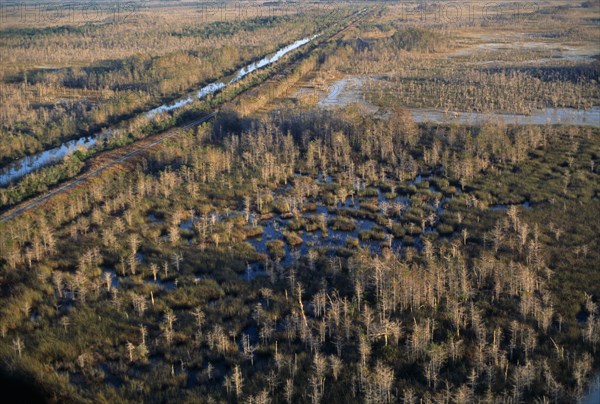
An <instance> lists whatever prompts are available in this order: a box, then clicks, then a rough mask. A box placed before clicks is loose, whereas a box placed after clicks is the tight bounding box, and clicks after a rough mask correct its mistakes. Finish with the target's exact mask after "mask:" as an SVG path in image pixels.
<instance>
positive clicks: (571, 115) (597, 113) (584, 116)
mask: <svg viewBox="0 0 600 404" xmlns="http://www.w3.org/2000/svg"><path fill="white" fill-rule="evenodd" d="M411 113H412V116H413V119H414V120H415V122H433V123H457V124H462V125H481V124H483V123H486V122H490V121H491V122H494V121H502V122H504V123H506V124H509V125H510V124H515V125H557V124H563V125H582V126H594V127H600V107H597V106H596V107H593V108H592V109H589V110H582V109H573V108H546V109H543V110H536V111H534V112H532V113H531V114H530V115H519V114H499V113H482V112H452V111H450V112H444V111H439V110H428V109H412V110H411Z"/></svg>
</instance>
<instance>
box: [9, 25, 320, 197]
mask: <svg viewBox="0 0 600 404" xmlns="http://www.w3.org/2000/svg"><path fill="white" fill-rule="evenodd" d="M318 36H319V34H317V35H313V36H311V37H306V38H303V39H299V40H298V41H296V42H294V43H292V44H290V45H287V46H285V47H283V48H281V49H279V50H278V51H277V52H276V53H274V54H273V55H271V56H266V57H264V58H262V59H260V60H259V61H257V62H253V63H250V64H249V65H247V66H244V67H242V68H241V69H240V70H239V71H238V72H237V73H236V74H235V75H234V76H233V78H232V79H231V80H229V81H228V82H226V83H224V82H214V83H210V84H208V85H206V86H204V87H202V88H201V89H200V90H198V91H197V92H196V93H195V94H192V95H190V96H188V97H187V98H184V99H182V100H179V101H177V102H175V103H173V104H170V105H161V106H159V107H157V108H154V109H152V110H150V111H148V112H147V113H146V116H147V117H148V118H152V117H154V116H155V115H156V114H158V113H160V112H168V111H174V110H177V109H179V108H181V107H183V106H185V105H187V104H190V103H192V102H193V101H194V99H201V98H204V97H206V96H207V95H209V94H214V93H216V92H218V91H220V90H222V89H224V88H225V87H227V86H229V85H231V84H233V83H235V82H236V81H239V80H241V79H242V78H243V77H245V76H247V75H248V74H250V73H252V72H254V71H256V70H258V69H260V68H263V67H265V66H268V65H270V64H272V63H275V62H277V61H278V60H279V59H281V58H282V57H283V56H284V55H286V54H288V53H289V52H291V51H293V50H295V49H298V48H299V47H301V46H302V45H305V44H307V43H308V42H310V41H312V40H313V39H315V38H316V37H318ZM103 138H105V134H104V133H102V134H99V135H96V136H92V137H82V138H79V139H76V140H71V141H69V142H65V143H63V144H62V145H61V146H60V147H57V148H54V149H50V150H46V151H43V152H41V153H38V154H34V155H32V156H28V157H24V158H22V159H20V160H18V161H15V162H14V163H10V164H9V165H7V166H6V167H3V168H2V169H0V186H6V185H8V184H9V183H10V182H12V181H14V180H17V179H19V178H21V177H23V176H25V175H27V174H29V173H31V172H33V171H36V170H38V169H40V168H42V167H45V166H47V165H50V164H53V163H57V162H59V161H60V160H61V159H63V158H64V157H65V156H67V155H68V154H70V153H72V152H74V151H75V150H76V149H77V148H79V147H83V148H85V149H89V148H90V147H92V146H94V145H95V144H96V143H97V142H98V140H102V139H103Z"/></svg>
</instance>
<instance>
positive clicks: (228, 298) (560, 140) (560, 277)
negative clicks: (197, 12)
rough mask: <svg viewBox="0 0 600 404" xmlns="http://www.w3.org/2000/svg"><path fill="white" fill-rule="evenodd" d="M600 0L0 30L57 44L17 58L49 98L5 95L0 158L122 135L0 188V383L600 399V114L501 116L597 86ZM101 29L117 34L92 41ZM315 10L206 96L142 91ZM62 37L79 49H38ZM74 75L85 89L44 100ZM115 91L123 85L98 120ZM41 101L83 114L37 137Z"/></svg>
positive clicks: (382, 399)
mask: <svg viewBox="0 0 600 404" xmlns="http://www.w3.org/2000/svg"><path fill="white" fill-rule="evenodd" d="M592 3H593V2H591V3H590V4H584V5H580V4H577V5H575V6H573V5H569V4H567V3H566V2H560V1H558V0H553V1H551V2H549V5H548V6H547V7H546V8H543V9H539V10H536V11H535V12H534V13H532V15H531V19H530V20H528V21H527V22H526V23H525V22H523V21H521V22H520V25H519V26H518V28H519V29H520V30H521V31H523V33H518V34H516V35H518V36H519V38H521V37H524V38H525V39H522V38H521V39H520V41H521V42H517V45H515V46H512V45H511V46H512V47H511V46H508V45H506V44H507V43H508V42H509V40H510V39H511V38H513V37H511V36H510V35H512V34H511V31H514V30H515V28H514V27H513V26H508V27H507V24H506V22H505V21H503V20H500V21H495V22H493V23H492V22H489V21H485V23H484V24H480V25H474V24H470V23H469V24H467V23H463V22H461V23H460V24H457V25H456V26H452V25H449V24H446V25H440V24H439V23H438V22H437V21H434V23H431V24H429V23H427V22H426V20H425V18H424V17H423V15H426V14H416V17H415V14H411V15H412V16H413V18H414V20H410V21H409V22H407V21H406V16H405V15H404V14H402V13H401V12H400V11H401V10H399V8H398V7H400V5H394V4H387V5H376V6H375V5H373V4H368V5H364V6H363V5H356V4H343V3H340V9H339V10H338V11H336V13H337V14H332V15H329V17H323V18H322V19H315V18H313V19H311V18H310V15H306V14H302V15H298V16H293V15H286V16H279V17H264V16H262V17H252V18H248V19H244V20H242V21H220V22H219V21H210V22H203V23H201V24H200V23H197V24H192V23H190V20H189V19H187V18H185V17H184V15H183V14H170V11H165V13H166V14H165V15H166V16H167V17H162V18H165V19H167V20H168V21H170V22H174V25H171V26H166V25H164V24H160V21H161V20H160V19H159V18H158V17H157V18H156V19H148V20H147V21H144V20H140V21H136V22H135V24H133V23H131V24H132V25H126V26H124V27H122V28H120V29H122V30H123V32H120V33H119V32H116V31H115V32H111V30H110V28H109V27H105V26H104V25H102V24H99V25H96V24H92V25H81V26H80V25H76V26H74V27H68V28H66V27H63V26H48V27H37V28H31V29H30V28H18V27H11V28H8V29H6V30H4V31H3V35H5V36H6V37H7V38H9V41H8V42H4V43H3V45H2V46H3V47H6V46H14V47H15V48H18V49H21V51H22V52H24V53H21V54H19V53H16V54H15V57H14V60H13V62H14V63H16V64H20V63H22V65H23V66H26V65H28V64H29V63H30V61H31V60H35V61H36V63H40V62H39V61H40V60H49V61H52V62H51V63H56V64H63V65H64V66H63V67H60V68H56V69H54V68H53V69H23V68H22V67H21V68H18V69H17V68H15V69H14V70H12V71H10V70H8V69H7V72H10V74H5V75H4V76H3V81H4V82H3V85H4V86H6V87H4V88H7V89H11V90H10V91H9V92H8V93H10V94H12V95H11V97H16V98H11V100H16V99H18V98H19V97H27V96H26V95H24V94H29V91H30V90H31V89H32V88H39V89H44V90H43V91H50V92H49V93H46V94H52V96H50V95H49V96H48V97H49V98H48V99H47V100H46V101H45V102H46V104H45V106H34V105H33V104H32V103H30V101H23V103H22V104H16V105H17V106H15V104H11V105H12V108H13V109H11V110H10V112H9V113H8V114H7V115H6V116H5V117H4V118H3V119H5V121H3V125H5V126H3V128H4V129H3V130H5V131H6V133H10V134H11V136H12V137H10V138H9V139H12V140H10V141H8V140H7V141H2V142H0V143H1V144H2V145H5V146H4V147H6V149H5V150H6V152H5V153H4V154H3V155H2V157H4V158H5V160H4V161H7V162H10V161H13V160H14V159H15V158H16V157H17V156H22V155H24V154H26V153H31V152H34V151H36V150H43V149H45V148H47V147H49V146H50V145H52V144H55V143H54V142H55V141H56V142H62V141H63V140H65V139H69V138H71V137H74V136H80V135H82V134H85V133H87V131H89V130H95V129H94V128H96V127H101V126H104V125H106V126H108V125H109V124H110V125H111V126H110V130H113V131H115V133H117V135H115V136H113V137H111V138H110V139H109V140H107V142H106V144H104V145H101V146H98V147H97V148H90V149H85V148H80V149H79V150H76V151H74V152H73V153H71V154H69V155H67V156H66V157H65V158H64V159H63V160H61V161H60V162H58V163H56V164H53V165H49V166H47V167H44V168H42V169H40V170H37V171H34V172H32V173H31V174H28V175H27V176H25V177H24V178H23V179H21V180H19V181H18V182H16V183H14V184H11V185H8V186H6V187H3V188H0V197H1V199H0V208H5V207H14V208H13V210H12V212H15V211H16V212H17V213H19V214H15V215H14V216H10V219H8V217H9V216H3V218H6V219H5V220H2V221H0V301H1V302H2V304H0V386H2V388H3V390H6V391H10V390H15V391H18V393H19V394H20V395H21V397H22V398H23V399H25V400H26V401H46V402H140V401H143V402H170V401H176V402H201V403H205V402H206V403H226V402H227V403H230V402H233V403H256V404H258V403H261V404H263V403H264V404H266V403H315V404H316V403H323V402H332V403H354V402H360V403H362V402H364V403H395V402H399V403H415V404H416V403H472V402H473V403H475V402H481V403H522V402H527V403H529V402H540V403H574V402H579V400H581V399H582V397H584V396H586V395H587V397H588V400H590V399H591V400H592V401H589V402H595V401H594V399H595V396H593V395H589V394H597V393H598V390H595V392H596V393H593V392H594V390H593V388H594V386H593V385H592V383H591V381H592V380H593V378H594V377H595V375H597V373H598V369H599V368H600V355H599V354H598V352H599V348H600V308H599V304H600V302H599V299H600V271H599V269H600V268H599V265H598V263H599V262H600V237H599V234H600V222H599V221H598V219H597V218H598V216H599V215H600V169H599V166H600V125H599V124H597V123H594V122H586V123H584V124H572V123H567V122H548V123H544V124H526V125H525V124H513V123H511V122H509V121H507V120H503V119H502V114H503V113H507V112H511V113H530V112H531V111H544V110H546V109H548V108H554V107H563V108H571V109H573V110H575V111H584V110H589V111H593V110H594V108H598V105H599V100H598V97H599V94H598V86H597V83H598V58H597V56H594V55H591V56H590V55H588V53H587V52H588V51H589V49H590V48H591V47H593V46H596V49H597V44H596V45H593V37H594V35H597V34H598V27H597V26H593V25H590V21H589V19H590V17H589V16H590V14H589V13H588V11H587V10H589V9H590V8H593V7H595V4H592ZM163 7H164V9H165V10H170V8H169V6H163ZM163 7H159V6H156V9H157V10H160V9H162V8H163ZM182 7H183V6H182ZM415 7H416V8H415V10H417V11H419V12H420V13H424V12H427V11H428V10H431V9H430V7H432V6H431V5H428V4H426V3H424V2H422V3H420V4H418V5H415ZM184 9H185V8H184ZM433 10H434V11H435V9H433ZM415 12H416V11H415ZM175 15H179V16H181V20H180V23H177V18H175V17H174V16H175ZM549 16H556V18H555V19H550V17H549ZM326 18H329V19H326ZM334 20H335V22H334ZM576 23H580V24H579V25H577V28H573V29H572V30H569V31H568V32H567V31H566V27H575V26H576ZM150 26H154V27H156V28H157V30H156V31H154V32H152V33H151V32H150V30H149V28H148V27H150ZM125 28H127V29H125ZM100 32H105V33H107V34H108V35H109V36H108V37H107V38H111V35H114V38H115V41H116V39H117V38H119V42H115V44H116V43H120V44H121V45H119V46H117V45H115V47H114V49H119V51H118V52H116V51H115V52H114V53H115V57H109V58H107V57H106V55H107V54H110V53H111V51H108V50H105V51H102V50H101V49H96V50H97V51H98V52H99V53H98V55H99V56H98V60H91V59H92V58H91V57H90V55H89V54H86V53H85V52H88V51H90V52H92V50H93V47H96V46H101V45H99V44H95V45H89V47H88V45H85V44H86V41H88V40H90V38H92V37H95V36H96V35H101V34H100ZM315 32H320V33H321V36H320V37H319V38H318V39H316V40H315V41H314V42H311V43H310V44H307V45H306V47H304V48H302V49H299V50H298V51H297V52H295V53H291V54H290V55H288V56H287V57H285V58H283V59H282V60H281V61H278V62H277V63H274V64H273V65H271V66H268V67H265V68H264V69H261V70H257V71H256V72H254V73H252V74H250V75H248V76H247V77H245V78H244V79H243V80H240V81H239V82H237V83H236V84H235V85H233V86H231V87H228V88H226V89H224V90H223V91H222V92H220V93H218V94H215V95H214V96H213V97H208V98H206V99H204V100H196V101H194V102H192V103H190V104H189V105H186V106H185V107H183V108H181V109H178V110H174V111H168V112H162V113H159V114H157V115H156V116H155V117H153V118H148V117H147V116H146V115H145V114H143V112H145V111H147V110H149V109H151V108H153V107H155V106H157V105H160V104H161V103H164V102H171V101H173V100H177V99H180V97H181V96H185V94H187V93H188V92H189V91H190V90H193V89H197V88H198V86H199V85H202V84H205V83H207V82H210V81H211V80H213V79H220V78H223V77H228V76H230V75H232V74H233V73H234V72H235V69H236V68H238V67H239V66H240V65H243V64H244V63H245V62H247V61H251V60H256V59H257V58H258V57H259V56H263V55H265V54H268V53H270V52H272V51H273V50H276V49H279V48H280V47H281V45H287V44H289V43H291V42H293V41H294V40H297V39H299V38H302V37H304V36H305V35H308V34H313V33H315ZM557 32H562V33H564V35H555V34H556V33H557ZM250 33H252V34H251V35H250ZM532 37H535V38H537V39H536V41H538V42H533V40H531V38H532ZM499 38H500V39H499ZM507 38H508V39H507ZM539 38H542V39H539ZM38 39H39V40H38ZM501 40H503V41H504V42H500V41H501ZM28 41H29V42H31V45H25V44H26V43H28ZM44 41H47V42H44ZM53 41H54V42H53ZM63 41H64V42H63ZM136 41H138V42H136ZM162 41H164V42H165V43H172V44H173V51H172V52H162V51H159V49H158V48H159V46H158V44H159V43H160V42H162ZM544 41H549V42H544ZM555 41H556V42H555ZM44 43H45V45H44ZM62 43H68V44H76V43H79V45H77V46H80V47H81V48H84V49H85V50H84V51H82V53H81V54H79V55H77V56H76V55H75V54H68V52H67V53H66V54H65V55H59V52H56V54H55V55H52V56H47V57H45V58H41V57H40V56H39V55H38V56H34V54H33V53H31V54H27V52H25V51H23V49H26V48H27V46H32V47H33V49H34V50H35V49H37V50H38V51H41V49H42V47H43V46H50V49H53V48H60V46H59V45H58V44H62ZM102 43H104V44H105V45H102V46H109V45H108V44H110V43H111V41H110V40H106V41H105V42H102ZM500 43H501V46H500V45H498V44H500ZM532 43H534V45H532ZM540 43H542V45H540ZM549 43H550V45H548V44H549ZM143 44H145V45H144V46H146V47H147V48H144V47H143V46H142V45H143ZM234 44H239V46H237V45H234ZM490 44H495V45H493V46H492V45H490ZM559 44H563V45H560V46H563V48H564V49H563V48H561V49H563V50H562V51H561V52H563V53H561V54H560V55H558V56H557V54H552V52H551V51H548V53H544V52H545V51H544V49H545V48H547V47H548V46H550V47H552V49H554V48H556V47H558V46H559ZM111 46H112V45H111ZM494 46H495V48H494ZM565 47H570V48H569V49H570V50H569V49H567V48H565ZM66 48H67V49H71V48H70V47H69V46H67V47H66ZM492 48H493V50H491V51H489V49H492ZM90 49H92V50H90ZM135 49H140V51H139V53H138V52H137V51H135ZM485 49H488V51H486V50H485ZM557 49H558V48H557ZM32 52H33V51H32ZM102 52H106V53H102ZM457 52H458V54H457ZM564 52H566V53H564ZM569 52H570V53H569ZM577 52H579V53H577ZM575 53H577V55H580V54H582V55H583V56H581V57H579V56H578V57H577V58H575V57H570V56H571V55H573V54H575ZM597 53H600V51H599V52H597ZM224 54H227V55H228V56H224ZM29 57H31V59H28V58H29ZM79 57H81V58H82V60H87V62H86V63H85V64H82V65H81V66H79V67H75V66H66V65H68V64H69V63H70V61H72V60H79V59H76V58H79ZM545 59H548V60H545ZM207 60H210V61H211V62H210V63H209V62H207ZM530 60H537V62H536V63H535V64H530ZM13 62H11V63H13ZM44 63H45V62H44ZM48 63H50V62H48ZM350 80H354V81H353V83H358V84H356V86H357V87H356V88H353V87H352V88H351V87H349V86H350V85H349V84H348V83H349V82H350ZM340 83H341V84H340ZM67 88H68V89H73V91H74V93H73V94H77V98H78V101H74V102H71V103H70V104H69V105H70V108H73V109H72V110H67V109H60V108H61V107H60V105H61V104H60V103H58V104H57V103H56V102H55V101H54V100H53V99H52V98H51V97H54V96H56V94H57V92H59V91H62V90H61V89H67ZM48 89H53V90H48ZM11 91H13V92H12V93H11ZM40 91H41V90H40ZM52 91H56V92H52ZM69 91H71V90H69ZM92 93H94V94H99V95H98V97H99V98H98V101H97V102H96V103H94V104H93V106H88V107H85V106H84V105H85V103H86V102H89V98H88V97H90V94H92ZM3 94H5V95H6V94H7V93H6V92H3ZM84 94H86V95H84ZM117 94H118V97H117ZM307 94H308V95H307ZM112 97H117V98H118V99H119V100H120V101H118V102H120V103H122V104H120V105H122V108H123V109H119V108H116V107H115V109H111V111H112V112H110V113H108V112H106V113H103V114H101V115H102V116H103V118H102V120H98V121H95V119H96V118H93V117H97V116H99V115H98V114H100V112H99V111H100V110H102V108H108V105H112V104H110V103H111V102H112V101H109V100H111V99H112ZM323 100H330V103H329V104H327V103H324V101H323ZM331 100H333V101H336V102H338V104H336V103H335V102H332V101H331ZM342 101H344V102H343V103H342ZM11 102H12V101H11ZM3 105H4V101H3ZM19 105H20V106H19ZM45 108H47V109H45ZM111 108H112V107H111ZM59 109H60V110H59ZM44 110H45V111H46V112H43V111H44ZM422 110H425V111H429V110H434V111H438V110H439V111H442V112H446V113H447V112H448V111H455V112H456V111H458V112H461V113H466V112H482V113H489V114H490V118H489V119H486V120H485V121H484V122H483V123H481V124H467V123H464V122H456V121H434V120H433V119H431V120H427V121H418V120H417V119H415V117H416V116H417V115H418V114H417V113H418V112H420V111H422ZM48 111H53V112H52V113H50V114H49V115H47V119H48V120H46V121H43V122H45V123H42V120H40V119H41V118H40V117H42V116H45V115H44V114H45V113H46V114H48ZM68 111H71V112H68ZM76 111H79V112H76ZM213 111H214V113H213V114H211V115H210V117H211V119H210V120H208V119H207V120H206V121H205V122H203V123H201V124H197V125H193V127H189V126H187V125H186V124H189V122H191V121H193V120H194V119H198V118H200V117H203V116H207V115H206V114H208V113H210V112H213ZM54 114H55V115H54ZM524 116H526V115H524ZM52 117H54V118H56V119H58V120H59V121H60V122H64V125H66V126H64V127H63V126H55V127H54V128H55V129H54V130H55V134H56V135H55V136H54V138H53V139H54V140H50V138H47V137H44V136H46V135H44V136H41V137H40V138H39V140H36V139H37V138H36V136H37V135H34V133H36V132H35V131H36V130H38V129H40V128H43V129H40V130H44V131H45V130H50V129H49V128H51V127H53V126H52V125H47V124H46V123H47V122H53V121H52V119H54V118H52ZM21 118H22V120H21V121H20V119H21ZM38 125H39V126H38ZM61 125H62V124H61ZM70 125H71V126H70ZM86 125H87V126H86ZM190 126H191V125H190ZM36 128H38V129H36ZM66 128H70V129H68V130H67V129H66ZM171 128H180V129H179V130H178V131H177V132H165V131H167V130H169V129H171ZM164 133H173V136H169V137H168V138H164V139H162V140H161V141H160V142H158V141H157V143H156V144H155V145H153V147H149V148H146V149H144V150H143V151H142V149H140V148H136V146H138V147H139V145H140V144H144V142H151V141H152V140H153V139H157V138H158V137H159V136H161V135H162V134H164ZM25 139H28V140H25ZM42 139H46V140H48V142H46V143H45V141H46V140H42ZM13 141H14V142H13ZM28 142H32V143H28ZM13 143H14V144H16V145H18V146H12V145H13ZM28 144H29V145H30V146H27V145H28ZM28 147H30V148H29V149H28ZM134 152H135V154H133V153H134ZM100 169H102V170H100ZM93 170H99V171H98V174H97V175H94V176H88V177H86V178H84V179H82V181H81V183H80V184H78V185H77V186H72V187H69V188H68V189H65V190H64V192H60V193H56V194H54V195H53V196H52V197H51V198H48V199H47V200H44V199H43V196H44V195H46V194H45V192H46V191H47V190H48V189H49V190H57V189H60V188H59V187H61V186H65V185H69V184H74V182H73V181H76V180H77V179H78V178H82V177H81V175H82V173H89V172H92V171H93ZM61 184H64V185H61ZM35 195H40V196H41V197H42V198H41V200H40V202H39V204H38V205H31V206H29V207H28V206H26V204H23V203H21V201H23V200H26V199H27V198H29V197H31V196H35ZM19 208H22V210H21V211H19V210H18V209H19ZM9 213H10V212H9ZM590 391H592V393H590ZM9 401H10V400H9ZM586 404H587V402H586Z"/></svg>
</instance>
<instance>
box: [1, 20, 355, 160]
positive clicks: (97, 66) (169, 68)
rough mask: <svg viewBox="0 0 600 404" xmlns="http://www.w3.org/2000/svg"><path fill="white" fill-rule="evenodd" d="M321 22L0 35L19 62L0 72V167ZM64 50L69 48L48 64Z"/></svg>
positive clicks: (217, 73) (170, 94)
mask: <svg viewBox="0 0 600 404" xmlns="http://www.w3.org/2000/svg"><path fill="white" fill-rule="evenodd" d="M340 13H341V14H343V13H344V11H340ZM341 14H340V15H341ZM321 23H324V22H318V21H314V20H310V19H307V17H306V16H303V17H302V16H294V17H273V18H251V19H249V20H244V21H240V22H226V23H218V22H215V23H209V24H202V23H197V22H196V23H193V24H189V23H188V24H183V23H181V22H176V21H173V24H171V25H169V24H167V26H160V28H159V29H157V21H153V20H151V19H150V20H149V21H147V22H145V23H141V24H138V25H134V26H132V27H131V29H129V30H124V28H123V27H122V26H118V28H116V29H115V28H114V27H112V26H103V25H99V26H97V25H94V26H93V27H88V26H84V27H79V28H78V29H74V30H71V29H66V28H64V27H63V28H40V30H41V31H40V32H41V35H39V36H38V35H36V36H34V37H32V36H30V35H29V34H30V33H29V31H27V32H21V31H18V30H16V31H15V30H13V31H14V32H13V31H10V32H8V33H7V34H6V35H5V36H3V38H4V37H6V42H3V45H2V46H3V47H4V48H5V50H4V51H5V53H6V54H8V55H10V56H11V58H12V60H5V61H4V62H3V63H12V65H11V66H13V65H18V66H23V68H22V69H19V70H16V71H15V70H11V71H9V70H6V71H4V76H3V82H2V83H0V97H1V99H0V101H1V102H2V104H3V105H4V106H6V108H3V110H2V114H0V135H1V137H2V139H3V140H2V141H1V142H0V165H5V164H7V163H8V162H9V161H12V160H15V159H17V158H20V157H22V156H24V155H27V154H32V153H35V152H38V151H40V150H43V149H46V148H48V147H50V146H57V145H59V144H60V143H62V142H64V141H65V140H68V139H72V138H74V137H79V136H84V135H89V134H91V133H93V132H95V131H98V130H99V129H100V128H101V127H105V126H107V125H112V124H115V123H116V122H119V121H121V120H123V119H127V118H130V117H131V116H132V115H133V114H135V113H140V112H142V111H144V110H148V109H150V108H152V107H154V106H156V105H160V104H161V103H163V102H168V101H171V100H173V99H175V98H177V97H180V96H181V95H182V94H185V93H187V92H189V91H193V90H194V89H196V88H198V87H199V86H201V85H202V84H205V83H207V82H209V81H212V80H216V79H219V78H221V77H223V76H224V75H227V74H229V73H231V72H233V71H235V69H237V68H239V67H241V66H242V65H244V64H247V63H249V62H250V61H252V60H255V59H256V58H258V57H261V56H263V55H265V54H268V53H270V52H273V51H275V50H276V49H278V48H280V47H282V46H284V45H286V44H288V43H290V42H293V41H294V40H296V39H298V38H299V37H301V36H302V35H308V34H309V33H313V32H314V31H315V30H319V29H320V27H321V26H320V25H319V24H321ZM32 38H35V40H32ZM273 38H276V40H273ZM158 44H160V45H161V47H160V48H158V47H157V45H158ZM98 46H104V47H105V48H106V49H105V48H103V49H102V50H99V49H97V47H98ZM132 46H133V47H136V48H135V51H133V48H131V47H132ZM107 49H110V51H107ZM124 49H131V51H129V52H125V53H123V52H122V50H124ZM49 50H50V53H49V52H48V51H49ZM64 52H75V54H70V53H69V54H67V56H65V60H62V59H61V60H53V58H56V57H57V55H61V54H63V53H64ZM87 52H92V53H93V54H90V55H89V56H88V57H86V56H85V54H86V53H87ZM121 54H123V57H119V56H120V55H121ZM65 65H66V66H65ZM63 66H64V67H63Z"/></svg>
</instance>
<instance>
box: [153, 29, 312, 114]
mask: <svg viewBox="0 0 600 404" xmlns="http://www.w3.org/2000/svg"><path fill="white" fill-rule="evenodd" d="M317 36H318V35H313V36H312V37H307V38H303V39H299V40H298V41H296V42H294V43H293V44H290V45H288V46H286V47H284V48H281V49H279V50H278V51H277V52H276V53H275V54H273V55H271V56H267V57H264V58H262V59H261V60H259V61H258V62H254V63H251V64H249V65H248V66H245V67H242V68H241V69H240V70H239V71H238V72H237V73H236V74H235V76H234V77H233V78H232V79H231V80H230V81H229V82H227V83H223V82H215V83H210V84H209V85H207V86H204V87H202V88H201V89H200V90H199V91H198V92H197V93H196V96H195V98H196V99H201V98H204V97H206V96H207V95H209V94H214V93H216V92H217V91H220V90H222V89H224V88H225V87H227V86H228V85H231V84H233V83H235V82H236V81H239V80H241V79H242V78H244V77H245V76H247V75H248V74H250V73H252V72H253V71H255V70H258V69H260V68H262V67H265V66H268V65H270V64H272V63H275V62H277V61H278V60H279V59H281V58H282V57H283V56H284V55H286V54H287V53H289V52H291V51H293V50H294V49H298V48H299V47H301V46H302V45H304V44H306V43H308V42H310V41H312V40H313V39H315V38H316V37H317ZM193 101H194V97H193V96H192V95H190V96H189V97H187V98H185V99H182V100H179V101H177V102H175V103H174V104H171V105H161V106H160V107H157V108H154V109H152V110H150V111H148V113H147V114H146V116H148V117H149V118H152V117H153V116H154V115H156V114H158V113H160V112H167V111H173V110H176V109H179V108H181V107H183V106H185V105H187V104H190V103H191V102H193Z"/></svg>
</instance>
